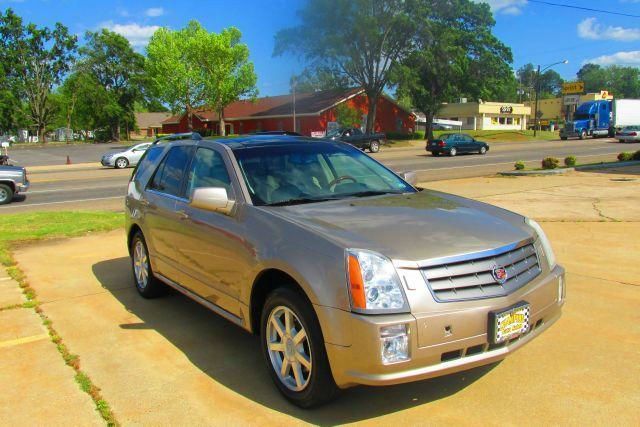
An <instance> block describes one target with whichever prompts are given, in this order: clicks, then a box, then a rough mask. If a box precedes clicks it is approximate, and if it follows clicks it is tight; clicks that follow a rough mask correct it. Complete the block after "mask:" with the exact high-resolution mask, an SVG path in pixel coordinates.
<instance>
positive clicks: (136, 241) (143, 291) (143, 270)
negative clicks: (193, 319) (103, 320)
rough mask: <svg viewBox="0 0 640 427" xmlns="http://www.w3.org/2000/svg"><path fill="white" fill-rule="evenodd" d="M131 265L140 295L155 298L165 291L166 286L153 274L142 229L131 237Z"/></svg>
mask: <svg viewBox="0 0 640 427" xmlns="http://www.w3.org/2000/svg"><path fill="white" fill-rule="evenodd" d="M131 267H132V270H133V282H134V283H135V285H136V290H137V291H138V293H139V294H140V295H142V296H143V297H144V298H155V297H157V296H159V295H162V294H163V293H164V291H165V290H166V287H165V285H164V284H163V283H162V282H160V281H159V280H158V279H156V277H155V276H154V275H153V270H152V269H151V258H150V257H149V249H148V248H147V242H145V240H144V236H143V235H142V233H141V232H140V231H138V232H137V233H136V234H135V235H134V236H133V239H131Z"/></svg>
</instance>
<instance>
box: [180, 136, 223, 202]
mask: <svg viewBox="0 0 640 427" xmlns="http://www.w3.org/2000/svg"><path fill="white" fill-rule="evenodd" d="M201 187H223V188H225V189H226V190H227V195H228V196H229V197H232V191H231V179H229V173H228V171H227V166H226V165H225V164H224V159H223V158H222V156H221V155H220V153H218V152H217V151H214V150H211V149H209V148H198V151H196V155H195V156H194V158H193V162H191V170H190V171H189V184H188V185H187V195H191V192H192V191H193V190H194V189H196V188H201Z"/></svg>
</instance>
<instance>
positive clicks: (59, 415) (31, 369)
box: [0, 267, 104, 426]
mask: <svg viewBox="0 0 640 427" xmlns="http://www.w3.org/2000/svg"><path fill="white" fill-rule="evenodd" d="M25 301H26V300H25V298H24V296H23V295H22V292H21V290H20V287H19V285H18V283H17V282H16V281H15V280H13V279H12V278H11V277H9V276H8V274H7V273H6V271H5V269H4V268H2V267H0V325H1V327H0V360H1V361H2V363H0V420H1V421H0V422H1V423H2V424H3V425H65V424H66V425H69V424H71V423H73V424H74V425H83V426H84V425H104V422H103V421H102V418H101V417H100V415H99V414H98V413H97V412H96V411H95V410H94V404H93V402H92V400H91V398H90V397H89V395H87V394H86V393H83V392H82V391H81V390H80V388H79V386H78V384H77V383H76V382H75V380H74V375H75V372H74V371H73V369H71V368H70V367H69V366H67V365H66V364H65V362H64V360H63V359H62V356H61V355H60V353H59V352H58V350H57V349H56V345H55V344H54V343H53V342H52V341H51V339H50V337H49V334H48V332H47V329H46V328H45V327H44V325H43V324H42V319H41V318H40V316H39V315H38V314H37V313H36V312H35V311H34V309H33V308H22V304H23V303H24V302H25ZM71 420H73V421H71Z"/></svg>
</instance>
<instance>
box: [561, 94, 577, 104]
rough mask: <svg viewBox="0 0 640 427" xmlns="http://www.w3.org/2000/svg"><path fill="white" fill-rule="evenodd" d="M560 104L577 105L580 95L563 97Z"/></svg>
mask: <svg viewBox="0 0 640 427" xmlns="http://www.w3.org/2000/svg"><path fill="white" fill-rule="evenodd" d="M562 104H564V105H578V104H580V95H565V96H564V98H563V100H562Z"/></svg>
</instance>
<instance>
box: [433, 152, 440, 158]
mask: <svg viewBox="0 0 640 427" xmlns="http://www.w3.org/2000/svg"><path fill="white" fill-rule="evenodd" d="M431 155H432V156H433V157H439V156H440V152H439V151H434V152H433V153H431Z"/></svg>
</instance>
